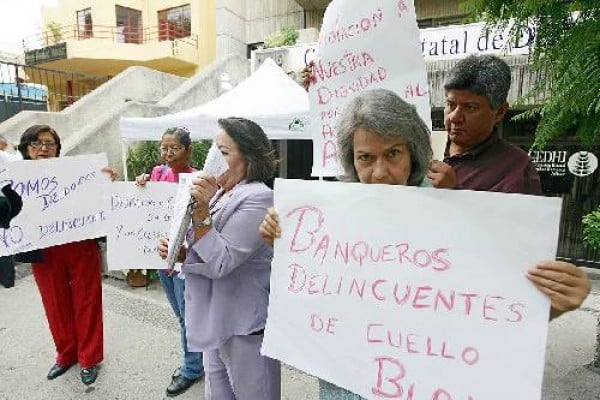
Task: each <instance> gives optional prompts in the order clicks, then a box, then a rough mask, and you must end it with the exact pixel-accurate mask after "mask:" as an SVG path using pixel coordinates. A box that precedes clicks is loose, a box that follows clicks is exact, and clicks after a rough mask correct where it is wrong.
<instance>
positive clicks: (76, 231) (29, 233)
mask: <svg viewBox="0 0 600 400" xmlns="http://www.w3.org/2000/svg"><path fill="white" fill-rule="evenodd" d="M107 165H108V162H107V159H106V155H105V154H95V155H86V156H74V157H60V158H51V159H47V160H35V161H32V160H21V161H14V162H11V163H6V164H3V165H2V166H0V186H4V185H7V184H10V185H11V187H12V188H13V189H14V190H15V191H16V192H17V193H18V194H19V196H21V198H22V200H23V209H22V210H21V212H20V213H19V215H17V216H16V217H15V218H14V219H13V220H12V221H11V223H10V227H9V228H8V229H0V256H6V255H11V254H16V253H20V252H23V251H28V250H35V249H41V248H45V247H49V246H54V245H58V244H64V243H69V242H76V241H80V240H84V239H91V238H96V237H99V236H104V235H106V230H107V229H106V202H105V199H104V198H103V196H104V195H105V193H106V187H107V184H108V183H109V181H110V179H109V178H108V176H107V175H106V174H104V173H102V172H101V169H102V168H103V167H106V166H107Z"/></svg>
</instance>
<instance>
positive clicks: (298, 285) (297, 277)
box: [288, 264, 306, 293]
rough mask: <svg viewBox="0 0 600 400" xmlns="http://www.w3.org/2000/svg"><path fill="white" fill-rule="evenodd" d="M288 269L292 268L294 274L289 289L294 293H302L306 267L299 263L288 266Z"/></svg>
mask: <svg viewBox="0 0 600 400" xmlns="http://www.w3.org/2000/svg"><path fill="white" fill-rule="evenodd" d="M288 269H291V270H292V276H291V279H290V285H289V286H288V290H289V291H290V292H293V293H300V292H301V291H302V289H304V284H305V282H306V272H304V268H302V266H300V265H298V264H292V265H290V266H289V267H288Z"/></svg>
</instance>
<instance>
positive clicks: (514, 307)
mask: <svg viewBox="0 0 600 400" xmlns="http://www.w3.org/2000/svg"><path fill="white" fill-rule="evenodd" d="M519 308H520V309H523V308H525V305H524V304H521V303H514V304H511V305H510V306H508V309H509V310H510V312H511V313H512V314H514V315H513V318H506V321H508V322H520V321H522V320H523V314H522V313H521V310H519Z"/></svg>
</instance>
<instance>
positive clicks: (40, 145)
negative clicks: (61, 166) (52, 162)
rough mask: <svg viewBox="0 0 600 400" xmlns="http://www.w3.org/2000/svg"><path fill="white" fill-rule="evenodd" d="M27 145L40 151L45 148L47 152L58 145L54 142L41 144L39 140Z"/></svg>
mask: <svg viewBox="0 0 600 400" xmlns="http://www.w3.org/2000/svg"><path fill="white" fill-rule="evenodd" d="M29 145H30V146H31V147H33V148H34V149H36V150H40V149H41V148H42V147H44V146H46V148H47V149H48V150H54V149H56V148H57V147H58V144H56V143H54V142H43V141H41V140H36V141H35V142H31V143H29Z"/></svg>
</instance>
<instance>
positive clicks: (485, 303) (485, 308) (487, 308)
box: [483, 296, 504, 321]
mask: <svg viewBox="0 0 600 400" xmlns="http://www.w3.org/2000/svg"><path fill="white" fill-rule="evenodd" d="M492 299H498V300H504V297H502V296H485V299H484V300H483V318H485V319H489V320H490V321H498V318H496V317H494V316H490V315H489V313H488V311H496V307H495V306H494V305H493V304H490V300H492Z"/></svg>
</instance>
